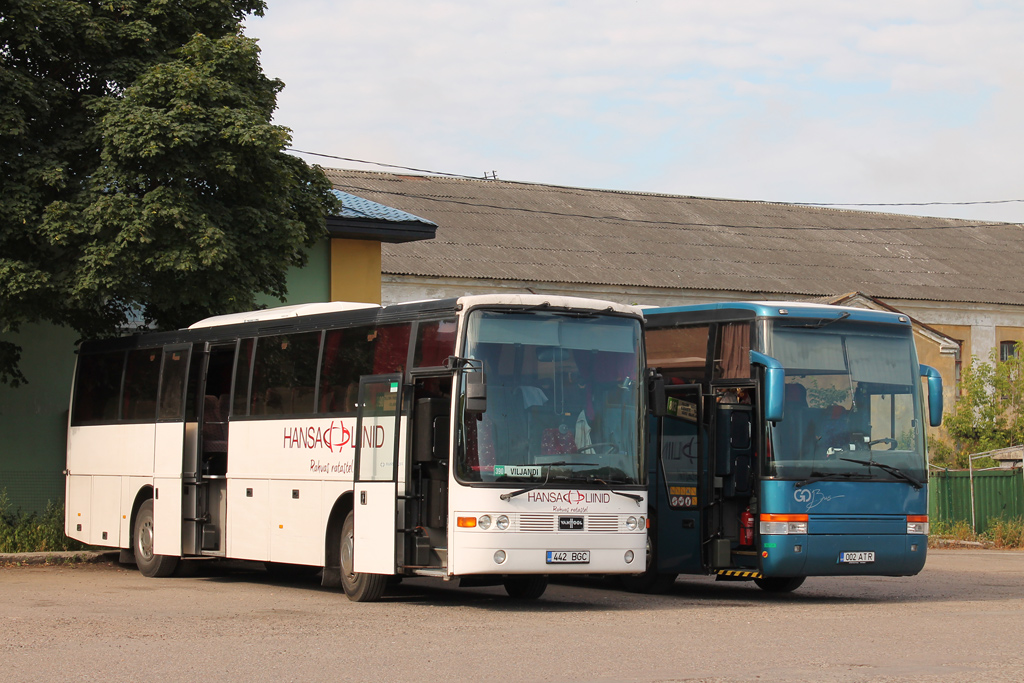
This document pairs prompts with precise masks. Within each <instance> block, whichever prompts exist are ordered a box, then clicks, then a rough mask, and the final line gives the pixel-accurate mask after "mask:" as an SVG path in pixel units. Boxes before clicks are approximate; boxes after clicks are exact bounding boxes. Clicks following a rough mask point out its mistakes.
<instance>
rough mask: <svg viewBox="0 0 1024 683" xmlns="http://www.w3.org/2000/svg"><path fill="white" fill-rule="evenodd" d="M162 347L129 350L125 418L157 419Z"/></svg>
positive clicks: (123, 416) (125, 381) (126, 367)
mask: <svg viewBox="0 0 1024 683" xmlns="http://www.w3.org/2000/svg"><path fill="white" fill-rule="evenodd" d="M162 355H163V350H162V349H138V350H136V351H129V352H128V361H127V363H125V370H124V400H123V409H124V412H123V413H122V418H123V419H125V420H155V419H156V398H157V387H158V386H159V383H160V357H161V356H162Z"/></svg>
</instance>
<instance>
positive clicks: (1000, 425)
mask: <svg viewBox="0 0 1024 683" xmlns="http://www.w3.org/2000/svg"><path fill="white" fill-rule="evenodd" d="M960 387H961V396H960V397H959V399H958V400H957V402H956V403H955V404H954V406H953V410H952V412H951V413H949V414H947V415H946V417H945V419H944V424H945V425H946V430H947V431H948V433H949V435H950V437H951V438H952V439H953V440H954V441H955V443H956V447H957V448H956V450H957V455H956V463H955V464H956V465H957V466H958V467H964V468H966V467H967V458H968V456H969V455H970V454H972V453H983V452H985V451H990V450H993V449H996V448H1005V447H1007V446H1013V445H1016V444H1020V443H1024V409H1022V408H1024V345H1022V344H1020V343H1018V344H1017V355H1016V356H1015V357H1011V358H1009V359H1007V360H1006V361H1003V362H1000V361H999V360H998V359H997V358H996V355H995V352H993V353H992V354H991V355H990V357H989V362H983V361H979V360H978V358H977V357H975V358H973V359H972V360H971V363H970V364H969V365H968V366H967V367H966V368H965V369H964V371H963V373H962V375H961V380H960ZM975 464H976V465H977V466H985V464H984V463H980V462H979V463H975Z"/></svg>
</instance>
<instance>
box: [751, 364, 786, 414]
mask: <svg viewBox="0 0 1024 683" xmlns="http://www.w3.org/2000/svg"><path fill="white" fill-rule="evenodd" d="M750 362H751V363H753V364H754V365H760V366H762V367H763V368H764V392H763V395H764V419H766V420H768V421H769V422H779V421H781V420H782V413H783V406H784V405H785V404H784V401H785V398H786V393H785V392H786V369H785V368H783V367H782V363H780V362H779V361H777V360H775V359H774V358H772V357H771V356H766V355H765V354H763V353H759V352H757V351H751V352H750Z"/></svg>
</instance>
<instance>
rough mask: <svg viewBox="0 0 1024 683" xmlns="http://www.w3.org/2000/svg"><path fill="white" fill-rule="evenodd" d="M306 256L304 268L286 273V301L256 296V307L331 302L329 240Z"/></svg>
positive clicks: (312, 249)
mask: <svg viewBox="0 0 1024 683" xmlns="http://www.w3.org/2000/svg"><path fill="white" fill-rule="evenodd" d="M306 255H307V257H308V258H309V260H308V262H307V263H306V267H305V268H292V269H290V270H289V271H288V300H287V301H281V300H280V299H275V298H273V297H270V296H257V297H256V305H257V306H266V307H268V308H273V307H274V306H287V305H291V304H309V303H315V302H320V301H330V300H331V245H330V240H327V239H325V240H322V241H321V242H320V243H319V244H317V245H314V246H313V247H312V248H311V249H309V250H308V251H307V252H306Z"/></svg>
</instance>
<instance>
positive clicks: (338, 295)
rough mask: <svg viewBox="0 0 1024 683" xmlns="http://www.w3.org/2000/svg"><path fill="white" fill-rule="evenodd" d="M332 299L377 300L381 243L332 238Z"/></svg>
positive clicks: (372, 302)
mask: <svg viewBox="0 0 1024 683" xmlns="http://www.w3.org/2000/svg"><path fill="white" fill-rule="evenodd" d="M331 301H358V302H361V303H367V304H379V303H380V242H371V241H368V240H344V239H331Z"/></svg>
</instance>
